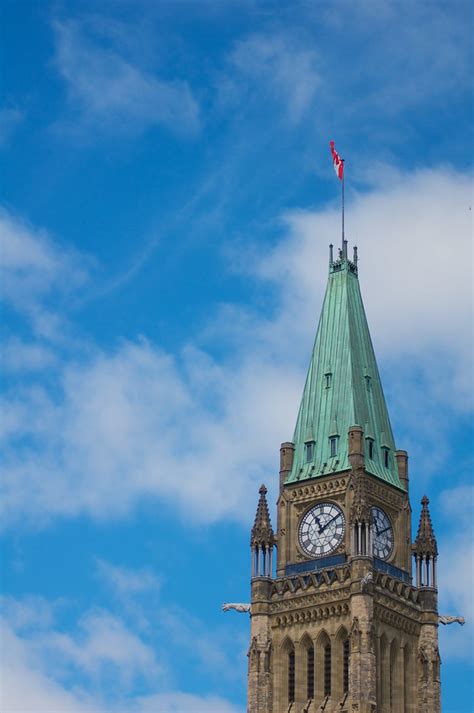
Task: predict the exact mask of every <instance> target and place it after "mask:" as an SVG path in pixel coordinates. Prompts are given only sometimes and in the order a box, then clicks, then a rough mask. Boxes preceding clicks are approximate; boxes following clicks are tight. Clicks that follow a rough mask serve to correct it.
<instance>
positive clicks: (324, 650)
mask: <svg viewBox="0 0 474 713" xmlns="http://www.w3.org/2000/svg"><path fill="white" fill-rule="evenodd" d="M315 658H316V661H315V686H314V688H315V691H314V700H315V703H316V704H317V705H319V704H320V703H322V702H323V701H324V700H325V699H327V698H330V697H331V695H332V647H331V639H330V638H329V636H328V635H327V633H326V632H325V631H322V632H320V634H319V636H318V638H317V639H316V646H315Z"/></svg>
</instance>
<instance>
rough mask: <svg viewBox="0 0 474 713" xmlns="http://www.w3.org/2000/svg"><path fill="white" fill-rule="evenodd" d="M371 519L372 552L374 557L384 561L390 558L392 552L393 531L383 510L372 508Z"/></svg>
mask: <svg viewBox="0 0 474 713" xmlns="http://www.w3.org/2000/svg"><path fill="white" fill-rule="evenodd" d="M372 518H373V521H374V526H373V537H374V540H373V542H374V544H373V550H374V555H375V557H379V558H380V559H382V560H386V559H388V558H389V557H390V555H391V554H392V550H393V529H392V525H391V523H390V520H389V519H388V515H386V514H385V513H384V511H383V510H381V509H380V508H377V507H373V508H372Z"/></svg>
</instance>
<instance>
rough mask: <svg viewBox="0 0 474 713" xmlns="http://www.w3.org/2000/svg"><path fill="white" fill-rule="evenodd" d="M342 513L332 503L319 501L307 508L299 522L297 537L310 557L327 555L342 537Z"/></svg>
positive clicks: (343, 524) (343, 521) (339, 542)
mask: <svg viewBox="0 0 474 713" xmlns="http://www.w3.org/2000/svg"><path fill="white" fill-rule="evenodd" d="M344 526H345V520H344V513H343V512H342V510H341V508H339V507H338V506H337V505H334V504H333V503H319V504H318V505H315V506H314V507H312V508H311V510H308V512H307V513H306V515H304V517H303V519H302V520H301V522H300V526H299V531H298V537H299V542H300V545H301V547H302V548H303V550H304V551H305V552H306V554H307V555H309V556H310V557H321V556H322V555H327V554H329V552H332V551H333V550H335V549H336V547H337V546H338V545H340V544H341V542H342V538H343V537H344Z"/></svg>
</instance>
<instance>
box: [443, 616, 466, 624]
mask: <svg viewBox="0 0 474 713" xmlns="http://www.w3.org/2000/svg"><path fill="white" fill-rule="evenodd" d="M438 621H439V623H440V624H454V623H457V624H461V626H464V624H465V623H466V620H465V618H464V617H463V616H447V615H446V614H442V615H440V616H439V617H438Z"/></svg>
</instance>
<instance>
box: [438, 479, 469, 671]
mask: <svg viewBox="0 0 474 713" xmlns="http://www.w3.org/2000/svg"><path fill="white" fill-rule="evenodd" d="M439 504H440V506H441V507H442V511H443V519H444V523H443V524H444V525H445V527H446V526H447V531H444V532H443V537H442V538H441V539H440V542H439V550H440V553H439V559H438V582H439V589H440V602H439V610H440V613H441V614H448V615H451V616H463V617H464V618H465V620H466V623H465V625H464V626H459V624H450V625H448V626H441V627H440V640H441V652H442V654H443V655H444V656H445V657H447V658H449V659H467V660H468V661H472V656H473V654H474V523H473V520H472V513H473V507H474V486H472V485H463V486H458V487H453V488H450V489H449V490H445V491H443V492H442V493H440V495H439Z"/></svg>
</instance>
